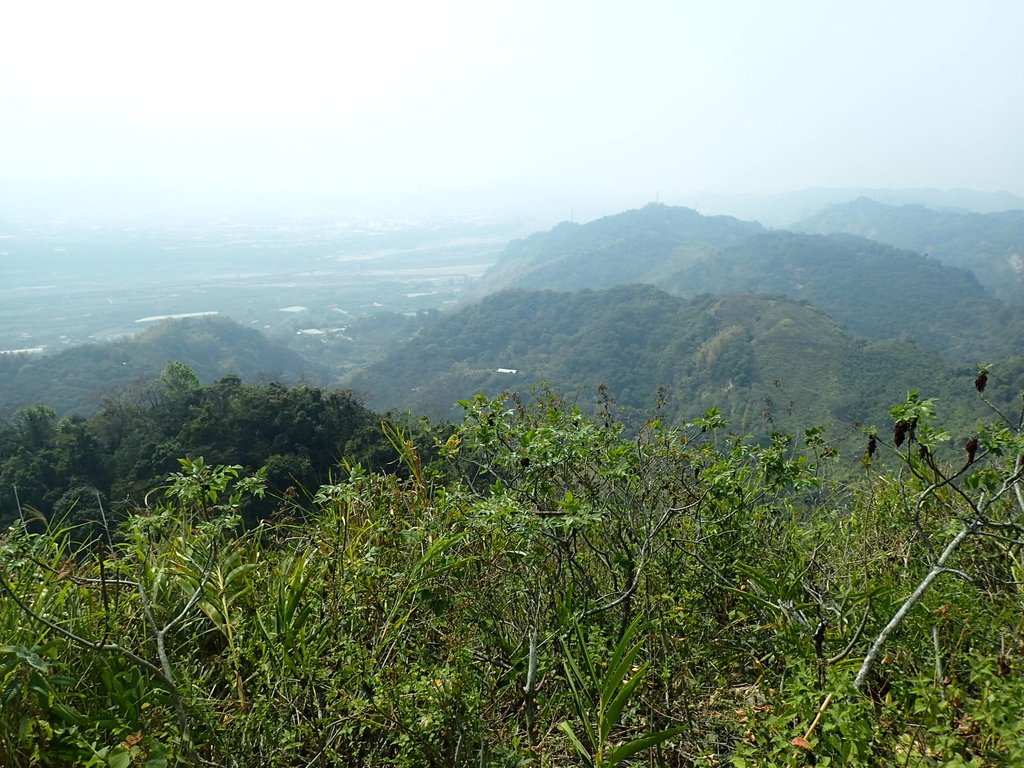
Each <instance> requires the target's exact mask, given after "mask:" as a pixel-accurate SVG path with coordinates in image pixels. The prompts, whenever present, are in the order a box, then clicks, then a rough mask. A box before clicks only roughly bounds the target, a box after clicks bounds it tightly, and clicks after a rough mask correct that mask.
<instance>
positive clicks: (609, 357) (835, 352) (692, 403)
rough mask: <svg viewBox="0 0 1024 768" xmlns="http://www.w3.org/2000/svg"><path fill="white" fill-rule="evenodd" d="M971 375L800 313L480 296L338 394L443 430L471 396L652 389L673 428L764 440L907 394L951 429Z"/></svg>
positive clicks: (532, 295)
mask: <svg viewBox="0 0 1024 768" xmlns="http://www.w3.org/2000/svg"><path fill="white" fill-rule="evenodd" d="M503 371H504V372H503ZM511 371H515V373H511ZM975 373H976V369H974V368H971V367H968V368H962V369H958V370H954V369H952V368H951V367H949V366H948V365H947V364H946V363H944V362H943V361H942V360H941V359H940V358H938V357H937V356H936V355H934V354H931V353H928V352H927V351H924V350H922V349H920V348H918V347H916V346H914V345H913V344H910V343H908V342H903V341H871V340H867V339H864V338H859V337H857V336H854V335H853V334H851V333H849V332H848V331H846V330H845V329H844V328H842V327H841V326H839V325H838V324H836V323H835V322H834V321H833V320H831V319H830V318H828V317H827V316H825V315H823V314H822V313H821V312H820V311H819V310H817V309H815V308H814V307H813V306H811V305H809V304H807V303H806V302H804V303H800V302H796V301H793V300H791V299H787V298H785V297H780V296H775V297H771V296H763V295H755V294H743V295H735V296H721V297H716V296H702V297H697V298H695V299H690V300H686V299H682V298H679V297H676V296H671V295H669V294H667V293H664V292H663V291H659V290H657V289H655V288H652V287H650V286H639V285H633V286H622V287H619V288H613V289H609V290H605V291H580V292H577V293H555V292H548V291H540V292H532V291H507V292H502V293H498V294H494V295H492V296H489V297H487V298H486V299H484V300H483V301H481V302H480V303H479V304H478V305H474V306H471V307H467V308H465V309H463V310H461V311H459V312H458V313H456V314H453V315H451V316H446V317H443V318H440V319H439V320H437V321H436V322H434V323H432V324H429V325H427V326H426V327H425V328H424V329H423V330H422V331H421V332H420V334H419V335H418V336H417V337H416V338H415V339H413V340H412V341H411V342H409V343H407V344H405V345H403V346H402V347H400V348H398V349H396V350H395V351H394V352H392V353H390V354H389V355H388V356H387V357H386V358H385V359H384V360H383V361H381V362H380V363H378V364H375V365H372V366H369V367H368V368H366V369H365V370H363V371H361V372H360V373H359V374H357V375H356V376H354V377H352V379H351V380H350V382H349V383H350V385H351V386H352V387H353V388H354V389H355V390H356V391H358V392H360V393H361V394H362V396H364V397H365V398H366V400H367V402H368V403H369V404H370V405H371V406H372V407H375V408H378V409H380V408H403V409H408V410H410V411H412V412H413V413H418V414H422V413H425V414H432V415H434V416H445V417H450V416H451V415H452V414H453V408H454V404H455V403H456V402H457V401H458V400H461V399H465V398H470V397H472V396H473V395H474V394H475V393H477V392H485V393H498V392H501V391H502V390H503V389H515V390H517V391H519V392H521V393H525V392H528V391H529V390H530V389H531V388H532V387H533V386H536V385H537V384H538V383H540V382H542V381H545V382H547V383H548V384H549V385H551V386H552V387H554V388H555V389H556V390H558V391H560V392H563V393H564V394H565V395H566V396H567V397H570V398H573V399H576V400H578V401H579V402H580V403H593V401H594V398H595V396H596V393H597V391H598V388H599V387H601V386H602V385H605V386H606V387H607V392H608V393H609V394H610V395H611V397H613V398H614V399H616V400H617V401H618V402H619V404H620V405H621V406H623V407H625V408H632V409H639V410H643V409H646V408H648V407H649V406H650V405H651V404H652V403H653V402H654V401H655V400H656V399H657V397H658V391H659V388H662V389H663V390H664V393H665V395H666V396H667V397H668V399H669V405H668V406H667V412H668V413H669V414H671V415H672V416H673V417H674V418H677V419H681V420H685V419H692V418H694V417H695V416H697V415H699V414H700V413H703V412H704V411H705V410H706V409H707V408H710V407H712V406H716V407H718V408H719V409H721V410H722V411H723V412H724V413H725V414H726V415H727V416H728V417H729V418H731V419H733V420H734V421H735V422H736V424H737V428H738V429H741V430H743V431H753V432H756V433H758V434H761V435H765V434H767V433H769V432H770V431H771V430H772V429H789V430H794V429H799V428H801V427H804V426H809V425H812V424H824V425H828V426H829V427H831V428H837V429H840V430H841V429H844V428H846V427H848V426H849V425H850V424H852V423H854V422H856V421H862V420H865V419H867V418H868V417H869V416H868V415H869V414H870V413H871V412H872V411H877V410H878V409H880V408H882V407H883V406H884V404H885V403H887V402H890V401H891V400H893V399H898V398H899V397H900V396H901V395H902V393H904V392H906V390H907V389H908V388H909V387H911V386H913V385H914V383H915V382H921V381H926V382H929V383H930V384H931V385H932V386H933V387H935V389H936V392H937V394H938V395H939V396H940V397H942V398H944V401H945V402H947V403H948V404H949V405H950V406H951V407H952V408H953V409H954V411H953V417H954V421H955V422H956V423H957V424H962V420H961V419H960V417H959V414H960V413H961V410H960V407H961V404H962V397H961V396H960V395H959V394H957V388H958V387H959V384H958V383H957V381H958V380H959V381H963V380H967V377H973V376H974V374H975ZM960 391H962V389H961V390H960Z"/></svg>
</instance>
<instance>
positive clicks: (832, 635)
mask: <svg viewBox="0 0 1024 768" xmlns="http://www.w3.org/2000/svg"><path fill="white" fill-rule="evenodd" d="M991 375H992V376H993V377H995V376H997V375H1000V370H999V368H998V367H993V368H992V370H991ZM965 385H966V386H967V387H970V381H969V380H967V381H965ZM242 386H243V385H241V384H240V383H238V382H226V383H224V384H223V385H222V386H220V387H216V388H215V389H214V392H213V393H212V394H213V395H215V396H216V397H219V398H221V400H220V401H219V402H222V403H224V404H226V408H225V410H228V411H230V404H231V398H233V397H237V396H239V393H240V390H241V387H242ZM976 394H977V393H976ZM190 396H193V395H190ZM194 396H198V397H199V398H200V403H201V398H203V397H207V396H210V395H209V394H208V393H207V390H206V389H205V388H204V389H201V390H200V391H199V392H197V393H195V395H194ZM277 396H280V397H281V398H282V399H283V400H282V401H283V402H289V401H288V400H287V399H286V395H284V394H283V393H280V392H277ZM296 397H297V398H298V402H301V403H305V404H306V405H312V404H313V402H314V401H313V399H312V395H310V394H309V393H305V392H304V393H299V394H298V395H296ZM322 398H323V395H321V399H322ZM240 399H241V400H242V401H243V402H245V400H244V398H240ZM282 401H279V402H282ZM981 402H982V405H985V401H984V400H982V401H981ZM941 406H942V402H941V401H939V400H936V399H934V398H932V397H926V396H924V395H922V394H920V393H919V392H917V391H912V392H911V393H910V394H909V396H908V397H906V398H905V399H904V401H903V402H902V403H901V404H900V405H898V406H896V407H895V408H893V409H892V411H891V413H890V416H891V418H892V419H893V420H894V421H895V422H896V423H899V422H910V421H914V420H916V423H915V425H914V430H913V436H912V437H911V436H910V433H909V431H908V434H907V436H906V437H905V441H904V442H903V443H902V444H901V445H900V446H896V445H895V443H894V442H893V441H892V440H891V439H890V438H889V436H888V432H887V430H875V433H876V440H877V443H878V445H877V453H876V456H875V457H874V460H873V463H872V465H871V467H870V468H869V469H868V470H867V471H861V472H859V473H858V474H857V475H856V476H855V477H853V478H850V477H849V476H841V475H840V476H839V477H841V478H842V479H839V480H837V479H835V477H834V475H833V473H834V466H833V465H834V460H833V459H832V458H831V456H830V453H831V452H830V443H829V441H828V439H827V437H826V435H825V433H824V432H823V431H822V430H821V429H819V428H815V427H812V428H809V429H806V430H805V431H804V432H803V433H802V439H801V440H794V439H792V438H791V437H789V436H787V435H785V434H782V433H777V434H775V435H773V436H771V437H770V438H769V439H767V440H765V441H761V442H756V441H751V440H749V439H746V438H743V437H737V436H735V435H731V434H729V433H728V431H727V430H728V429H729V425H728V423H727V420H726V419H725V418H724V417H723V415H722V413H721V412H719V411H717V410H714V409H708V410H706V411H705V412H704V413H703V414H701V415H700V416H699V418H697V419H695V420H694V421H693V422H691V423H688V424H684V425H682V426H679V427H677V428H674V427H671V426H668V424H667V422H666V420H664V419H663V418H662V416H663V415H664V414H663V413H660V412H655V413H653V414H652V415H651V416H650V418H649V419H648V420H646V421H645V422H644V423H643V424H642V425H641V426H640V427H639V428H638V429H635V430H630V429H628V428H627V427H625V426H624V425H623V424H622V423H620V422H619V421H618V420H617V419H616V417H615V414H614V407H613V404H612V403H611V402H609V401H608V400H607V399H605V400H603V401H602V402H601V403H600V405H599V407H598V412H597V413H596V414H595V415H588V414H587V413H586V412H585V411H584V410H583V409H582V408H579V407H574V406H571V405H567V404H566V403H565V402H564V401H562V400H561V399H560V398H559V397H558V396H556V395H555V394H553V393H551V392H550V391H544V390H538V391H537V392H536V393H535V395H534V397H533V398H531V399H524V398H521V397H516V396H512V395H507V396H501V397H497V398H488V397H485V396H483V395H480V396H476V397H473V398H472V399H468V400H466V401H465V402H464V403H463V404H462V407H463V409H464V412H465V417H464V419H463V420H462V421H461V423H459V424H458V425H456V426H454V427H452V428H451V429H450V430H447V431H441V430H436V431H435V433H434V439H436V441H437V444H436V445H430V444H426V443H423V442H422V441H423V439H424V435H425V434H426V433H418V432H413V431H412V430H410V429H409V428H408V427H401V426H399V425H397V424H394V423H391V422H388V423H387V425H386V426H385V430H384V431H385V433H386V439H387V440H388V441H389V442H390V444H391V447H392V449H393V450H394V452H395V453H397V454H398V455H399V456H401V458H402V461H403V462H404V465H403V467H402V468H401V469H402V472H401V474H397V473H394V472H392V473H384V472H376V471H371V470H369V469H365V468H364V467H363V466H360V465H359V464H358V463H354V462H353V463H350V464H348V465H346V467H345V469H344V471H343V472H341V473H339V476H337V477H330V478H329V480H330V482H328V483H326V484H321V485H320V486H319V487H318V488H317V489H316V490H312V489H311V490H310V491H309V492H307V493H306V494H303V495H298V494H296V495H294V496H293V497H292V498H291V499H290V501H289V506H288V509H289V511H290V512H291V513H292V514H291V515H289V516H287V517H286V516H280V517H276V518H269V519H266V520H264V521H263V522H261V524H259V525H258V526H254V527H250V528H244V527H243V526H241V525H239V522H240V520H241V517H242V515H243V513H244V511H245V509H246V507H247V505H248V504H250V503H253V501H258V498H257V497H258V496H259V494H260V493H262V492H263V488H264V483H265V479H264V477H263V476H262V474H261V473H258V472H254V471H250V470H247V469H245V468H240V467H242V466H243V465H241V464H240V463H239V464H233V463H226V464H225V463H214V462H213V461H210V460H206V459H204V460H200V459H199V458H197V457H193V458H186V459H183V460H181V461H180V462H175V464H176V466H175V467H174V468H173V469H172V471H170V472H168V474H167V475H166V476H165V478H164V481H163V484H162V486H161V487H160V488H159V489H157V490H154V491H153V492H152V493H151V494H149V496H148V503H147V504H146V505H144V506H142V505H140V506H138V507H137V508H136V509H135V510H134V511H133V513H132V514H131V515H130V516H128V517H127V519H126V520H125V521H124V522H123V523H122V525H121V526H120V527H119V528H117V529H113V528H107V527H102V526H101V527H100V529H99V530H98V538H96V539H94V540H93V541H92V543H90V544H88V545H84V546H79V545H77V544H76V543H75V537H74V536H73V535H72V534H73V531H72V530H71V529H69V528H68V527H67V526H66V525H65V524H60V523H52V524H51V525H50V527H49V528H48V529H47V530H36V529H29V528H28V527H26V526H24V525H22V524H21V523H20V522H18V523H17V524H15V525H14V526H13V527H12V528H11V529H10V530H9V531H8V532H7V533H6V534H5V536H4V537H3V539H2V540H0V546H2V552H0V554H2V558H0V562H2V568H0V589H2V590H3V592H4V600H3V601H2V602H0V762H2V763H3V764H12V765H19V764H42V765H54V766H63V765H68V766H70V765H116V766H122V765H147V764H148V765H152V766H154V767H155V766H159V765H180V764H189V763H193V764H194V763H197V762H198V763H202V762H206V763H210V764H215V765H240V766H247V765H268V766H277V765H280V766H285V765H308V764H317V765H345V766H350V765H351V766H373V767H374V768H376V767H377V766H392V767H402V768H412V767H413V766H417V767H418V766H438V767H440V766H445V767H446V768H447V767H449V766H454V767H455V768H468V766H479V765H494V766H526V765H537V766H552V767H554V766H563V765H564V766H569V765H591V766H600V765H604V766H612V765H622V766H625V765H637V764H642V763H646V764H651V765H696V766H708V767H710V766H721V765H729V764H731V765H735V766H744V765H746V766H752V765H765V766H767V765H792V766H804V765H810V764H814V765H890V764H913V765H929V764H944V765H946V764H948V765H1012V764H1016V763H1018V762H1020V760H1021V759H1022V751H1024V732H1022V729H1021V725H1020V723H1021V722H1022V716H1024V712H1022V710H1021V701H1022V700H1024V691H1022V690H1021V685H1020V684H1019V683H1018V682H1017V681H1018V678H1019V677H1020V675H1019V670H1020V669H1021V668H1022V665H1024V652H1022V648H1024V642H1022V638H1021V629H1020V627H1021V618H1020V616H1021V590H1020V587H1019V584H1020V583H1021V577H1022V573H1024V565H1022V562H1021V551H1022V547H1024V543H1022V541H1021V536H1020V534H1021V532H1022V531H1024V528H1022V527H1021V524H1020V522H1019V521H1020V515H1021V514H1022V513H1021V506H1020V502H1019V501H1018V499H1017V491H1016V484H1017V482H1018V481H1019V479H1020V478H1019V456H1020V455H1021V454H1022V453H1024V438H1022V437H1021V430H1020V426H1019V424H1018V423H1017V422H1015V421H1013V420H1010V421H1006V420H1001V419H1000V418H999V416H998V413H996V412H995V411H993V410H992V409H989V408H988V407H987V406H985V407H986V415H987V416H989V417H990V419H989V422H990V423H988V425H987V426H986V427H985V428H984V429H979V430H978V431H977V435H978V437H979V448H978V449H977V454H976V456H975V460H974V462H972V463H970V464H967V463H966V460H965V456H964V455H963V449H962V446H961V445H959V444H957V443H953V444H952V445H950V444H948V441H947V442H944V441H943V440H942V439H941V437H942V436H943V435H944V432H945V430H944V429H943V426H942V423H941V421H940V417H941V414H942V407H941ZM199 410H200V412H202V408H200V409H199ZM880 415H882V416H884V413H881V414H880ZM908 430H909V428H908ZM254 434H255V433H254ZM924 447H927V448H928V450H927V451H924V452H923V451H922V450H921V449H922V448H924ZM431 455H436V456H437V460H436V461H429V460H427V459H425V458H424V457H429V456H431ZM268 475H269V473H268ZM965 527H966V529H968V531H969V534H968V535H965V536H963V537H962V538H959V539H958V538H957V537H958V536H960V532H961V531H963V530H965ZM956 541H959V544H958V545H957V548H955V549H954V550H952V551H950V554H949V555H948V556H947V555H946V554H945V552H946V551H947V550H949V549H950V544H951V542H956ZM933 574H934V576H933ZM929 579H930V581H928V580H929ZM926 581H927V584H926V586H927V589H924V590H920V589H919V587H920V585H922V584H924V583H925V582H926ZM917 592H920V596H919V599H918V600H917V601H916V602H914V603H912V604H909V605H908V602H907V598H908V596H909V595H912V594H915V593H917ZM894 616H899V617H900V620H899V622H898V624H897V625H896V626H895V627H894V628H893V630H892V631H891V632H888V634H887V629H888V625H889V624H890V623H891V622H892V619H893V617H894ZM879 638H881V641H879ZM876 650H877V653H876ZM873 654H874V655H873ZM872 658H873V659H874V662H873V663H871V664H869V665H868V668H867V672H866V673H865V674H864V675H863V679H862V680H861V678H862V676H861V675H860V674H859V673H860V672H861V671H863V670H864V669H865V664H867V663H868V661H869V660H870V659H872Z"/></svg>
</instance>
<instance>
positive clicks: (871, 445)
mask: <svg viewBox="0 0 1024 768" xmlns="http://www.w3.org/2000/svg"><path fill="white" fill-rule="evenodd" d="M876 450H878V441H877V440H875V436H874V435H871V437H869V438H868V458H871V457H872V456H874V455H875V451H876Z"/></svg>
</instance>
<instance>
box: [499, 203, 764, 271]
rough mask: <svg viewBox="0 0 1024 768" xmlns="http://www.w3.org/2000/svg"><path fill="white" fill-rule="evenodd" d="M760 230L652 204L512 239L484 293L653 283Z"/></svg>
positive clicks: (745, 223) (756, 226)
mask: <svg viewBox="0 0 1024 768" xmlns="http://www.w3.org/2000/svg"><path fill="white" fill-rule="evenodd" d="M765 231H766V230H765V228H764V227H762V226H761V225H760V224H758V223H756V222H749V221H740V220H739V219H734V218H732V217H731V216H702V215H701V214H699V213H697V212H696V211H694V210H692V209H690V208H681V207H672V206H667V205H661V204H658V203H651V204H649V205H646V206H644V207H643V208H640V209H637V210H632V211H626V212H624V213H620V214H616V215H614V216H605V217H603V218H600V219H597V220H595V221H591V222H589V223H587V224H575V223H571V222H563V223H561V224H559V225H558V226H557V227H555V228H554V229H552V230H550V231H549V232H542V233H537V234H534V235H531V236H530V237H527V238H525V239H522V240H514V241H513V242H511V243H509V245H508V246H507V247H506V248H505V250H504V251H503V252H502V255H501V258H500V259H499V261H498V262H497V263H496V264H495V265H494V266H493V267H492V268H491V269H490V270H488V272H487V273H486V274H485V275H484V277H483V280H482V281H481V282H482V286H483V287H485V288H486V290H488V291H494V290H500V289H502V288H511V287H515V288H526V289H552V290H577V289H579V288H610V287H612V286H614V285H622V284H626V283H657V282H658V281H659V279H660V278H661V277H662V276H664V275H665V274H666V273H667V272H668V271H671V270H672V269H673V268H679V267H681V266H683V265H684V264H685V263H687V262H689V261H692V260H695V259H697V258H699V257H701V256H705V255H708V254H710V253H712V252H714V250H716V249H718V248H721V247H724V246H728V245H733V244H735V243H738V242H740V241H742V240H743V239H745V238H747V237H750V236H751V235H754V234H759V233H762V232H765Z"/></svg>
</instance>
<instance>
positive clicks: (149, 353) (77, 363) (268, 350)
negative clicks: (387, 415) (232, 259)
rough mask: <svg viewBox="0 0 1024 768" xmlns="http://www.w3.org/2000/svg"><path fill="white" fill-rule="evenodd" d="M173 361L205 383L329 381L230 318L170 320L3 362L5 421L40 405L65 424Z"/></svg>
mask: <svg viewBox="0 0 1024 768" xmlns="http://www.w3.org/2000/svg"><path fill="white" fill-rule="evenodd" d="M171 360H178V361H181V362H184V363H186V364H187V365H188V366H189V367H191V368H192V369H193V370H194V371H195V372H196V374H197V375H198V376H199V379H200V381H202V382H211V381H213V380H215V379H217V378H220V377H221V376H226V375H235V376H239V377H241V378H243V379H256V380H274V381H282V382H285V383H287V382H295V381H297V380H298V379H299V378H300V377H303V376H304V377H307V378H310V379H313V380H314V381H319V380H320V379H321V378H322V375H323V372H322V371H321V370H320V368H319V367H318V366H317V365H315V364H313V363H310V362H309V361H307V360H305V359H303V358H302V357H300V356H299V355H297V354H296V353H294V352H291V351H290V350H288V349H285V348H284V347H281V346H279V345H276V344H273V343H272V342H270V341H268V340H267V338H266V337H265V336H263V334H261V333H259V332H258V331H256V330H254V329H252V328H245V327H243V326H241V325H239V324H238V323H235V322H234V321H232V320H229V319H227V318H223V317H202V318H186V319H180V320H165V321H163V322H161V323H159V324H157V325H155V326H153V327H152V328H150V329H148V330H146V331H144V332H143V333H140V334H139V335H137V336H132V337H129V338H125V339H120V340H117V341H112V342H104V343H97V344H88V345H85V346H81V347H73V348H71V349H67V350H64V351H61V352H58V353H56V354H53V355H42V356H41V355H24V354H21V355H0V420H2V419H4V418H6V417H9V416H10V415H11V414H12V413H13V412H14V411H15V410H16V409H18V408H20V407H22V406H26V405H32V404H35V403H42V404H45V405H47V406H49V407H50V408H53V410H54V411H55V412H56V414H57V415H58V416H63V415H67V414H71V413H78V414H82V415H88V414H90V413H93V412H94V411H96V409H97V408H98V407H99V406H100V403H101V402H102V401H103V399H104V398H107V397H110V396H113V395H117V394H119V393H121V392H124V391H126V390H128V389H130V388H131V387H133V386H136V385H139V384H141V383H143V382H146V381H149V380H151V379H153V378H155V377H157V376H159V374H160V372H161V371H162V370H163V368H164V366H166V365H167V363H168V362H169V361H171Z"/></svg>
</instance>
